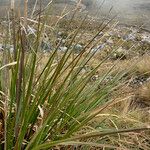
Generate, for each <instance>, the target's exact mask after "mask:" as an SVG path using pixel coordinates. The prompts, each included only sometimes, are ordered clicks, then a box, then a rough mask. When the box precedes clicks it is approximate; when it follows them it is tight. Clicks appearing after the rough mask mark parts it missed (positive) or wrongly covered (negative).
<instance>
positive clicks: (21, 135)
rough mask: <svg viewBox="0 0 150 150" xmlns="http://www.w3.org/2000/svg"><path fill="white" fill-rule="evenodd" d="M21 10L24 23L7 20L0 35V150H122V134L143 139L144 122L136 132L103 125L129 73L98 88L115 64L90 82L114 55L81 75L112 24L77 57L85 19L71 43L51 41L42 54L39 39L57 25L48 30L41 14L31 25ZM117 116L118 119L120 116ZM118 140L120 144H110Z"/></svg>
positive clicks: (133, 128) (131, 128)
mask: <svg viewBox="0 0 150 150" xmlns="http://www.w3.org/2000/svg"><path fill="white" fill-rule="evenodd" d="M24 5H25V6H24V9H25V10H24V17H21V18H20V16H19V17H18V18H13V19H12V20H8V27H9V28H7V27H6V28H5V30H4V31H3V32H4V33H5V35H6V37H5V39H4V40H3V43H4V50H3V52H2V55H3V57H2V58H1V67H0V100H1V101H0V102H1V107H0V131H1V133H0V137H1V148H2V149H16V150H20V149H25V150H31V149H33V150H40V149H53V148H57V147H58V148H60V149H63V148H65V149H69V148H73V149H75V148H76V147H77V148H78V146H79V148H82V147H81V146H85V147H86V146H88V147H92V148H93V149H94V147H98V148H105V147H106V148H107V147H108V148H123V147H125V146H126V144H120V141H121V140H122V139H121V136H122V135H124V137H127V138H128V137H129V136H128V135H127V134H126V133H128V132H130V133H134V134H136V133H137V134H138V132H140V131H141V132H143V134H144V136H145V133H144V131H145V130H146V131H147V130H149V127H148V126H147V124H146V123H145V122H144V123H141V124H140V123H139V124H138V125H137V126H122V125H120V123H119V125H117V124H118V122H119V121H120V122H121V120H118V119H117V120H116V119H115V120H113V119H110V120H109V122H108V123H107V121H108V119H107V117H108V116H109V115H103V113H104V112H105V111H108V110H109V109H112V110H113V108H115V107H114V106H115V104H117V103H118V102H120V101H121V100H119V101H118V100H116V99H112V97H111V94H112V93H113V92H114V91H115V90H116V89H118V88H119V87H120V85H122V84H124V81H125V78H126V77H125V76H124V75H125V74H126V73H127V72H128V71H129V70H130V67H129V69H126V70H121V71H118V72H116V73H115V74H114V76H113V79H112V80H110V82H107V83H106V84H104V85H103V86H102V84H101V83H103V81H104V80H105V79H106V78H107V77H108V76H109V75H110V74H111V73H112V71H113V69H114V67H115V66H116V64H117V62H119V60H118V61H116V62H115V63H114V64H112V66H111V67H110V68H109V69H108V70H107V71H106V72H105V73H104V74H103V75H102V76H101V78H98V79H96V80H95V82H91V78H92V77H93V76H94V75H95V74H96V73H97V71H98V70H99V68H100V67H101V66H102V65H103V64H104V63H105V62H106V61H107V60H108V59H109V57H110V55H111V54H112V53H113V52H114V51H115V49H114V50H112V52H111V53H110V54H108V55H107V56H106V57H105V58H104V59H102V60H100V61H99V62H98V63H97V64H96V65H95V66H94V67H92V69H89V70H88V71H86V69H85V68H86V67H87V65H89V62H91V60H92V59H93V58H94V56H95V55H96V53H97V51H94V52H93V51H92V48H93V47H95V46H96V45H97V44H98V42H100V40H101V38H100V39H98V40H95V39H96V38H97V37H98V35H99V34H100V32H102V31H104V30H105V29H106V27H107V26H108V25H110V24H111V21H112V20H113V19H112V20H109V21H108V22H107V23H105V24H104V23H101V24H100V25H99V28H98V31H97V33H96V34H95V35H94V36H93V37H91V39H90V40H89V41H88V42H86V44H85V45H84V46H82V47H81V48H82V49H81V51H80V52H78V53H76V52H75V51H74V48H75V46H76V45H77V44H78V43H79V41H80V38H78V39H79V40H76V37H77V36H78V34H79V33H81V30H80V29H81V27H82V25H83V23H84V21H85V20H86V17H85V18H84V19H83V20H82V21H81V22H80V24H79V26H78V28H76V29H75V30H73V31H72V32H71V33H69V34H67V37H65V39H69V42H68V41H67V40H66V41H65V42H64V41H63V37H64V36H63V35H62V38H61V39H60V40H59V42H57V43H56V41H55V37H49V38H51V39H53V40H52V41H53V44H52V47H51V50H50V52H46V53H44V52H42V51H44V48H43V45H42V44H43V43H44V42H45V41H43V37H45V34H46V33H47V31H49V32H48V33H49V34H48V35H55V32H56V33H57V31H58V30H59V29H58V24H59V22H57V24H55V25H54V26H52V27H51V26H49V25H48V24H47V17H48V14H47V13H45V11H42V10H41V9H40V10H39V13H38V15H37V17H36V18H35V19H33V18H32V19H29V18H28V14H27V1H26V0H25V1H24ZM46 10H47V9H46ZM76 12H77V9H75V11H74V13H73V16H72V17H71V19H69V20H68V22H69V23H70V24H71V23H72V21H73V20H74V18H75V14H76ZM12 13H13V7H12ZM16 20H17V21H16ZM15 21H16V22H15ZM31 22H32V23H31ZM31 27H33V28H34V29H35V32H34V33H33V34H34V36H33V37H31V36H30V33H29V30H28V29H29V28H30V29H31ZM64 32H65V33H66V32H67V31H66V30H65V31H64ZM46 35H47V34H46ZM70 35H71V36H70ZM56 36H57V35H56ZM66 42H68V43H67V49H66V50H65V51H63V52H62V51H60V49H59V48H60V46H61V45H62V44H64V45H65V44H66ZM10 43H13V44H12V45H13V51H12V52H11V51H10V49H9V48H7V46H6V45H7V44H10ZM44 44H47V43H44ZM120 59H121V58H120ZM113 111H115V110H113ZM111 115H112V114H110V116H111ZM116 116H117V118H119V117H118V116H119V115H116ZM97 117H101V118H100V120H99V121H96V123H98V124H99V128H97V127H96V126H95V125H94V124H92V122H93V121H95V119H97ZM103 117H105V118H103ZM105 120H106V121H105ZM117 136H118V137H119V138H118V140H117V142H115V143H114V142H113V141H114V139H115V138H116V137H117ZM112 138H114V139H112ZM94 139H95V140H94ZM107 139H109V140H107ZM145 139H147V137H146V138H145ZM133 141H134V140H133ZM118 143H119V144H118ZM133 144H135V143H133ZM134 146H135V145H134ZM145 146H147V143H146V144H145Z"/></svg>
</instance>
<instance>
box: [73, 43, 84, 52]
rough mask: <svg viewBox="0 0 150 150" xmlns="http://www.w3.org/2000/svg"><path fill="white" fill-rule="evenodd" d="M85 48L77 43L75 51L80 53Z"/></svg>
mask: <svg viewBox="0 0 150 150" xmlns="http://www.w3.org/2000/svg"><path fill="white" fill-rule="evenodd" d="M82 50H83V46H82V45H81V44H77V45H75V46H74V51H75V52H76V53H80V52H81V51H82Z"/></svg>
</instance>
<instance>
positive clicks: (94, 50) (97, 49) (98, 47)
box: [91, 43, 106, 52]
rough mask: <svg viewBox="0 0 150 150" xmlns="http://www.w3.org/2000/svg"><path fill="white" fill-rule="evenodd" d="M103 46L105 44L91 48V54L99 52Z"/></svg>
mask: <svg viewBox="0 0 150 150" xmlns="http://www.w3.org/2000/svg"><path fill="white" fill-rule="evenodd" d="M105 45H106V44H105V43H103V44H101V45H99V46H97V47H96V48H93V49H92V50H91V52H96V51H100V50H102V49H103V48H104V47H105Z"/></svg>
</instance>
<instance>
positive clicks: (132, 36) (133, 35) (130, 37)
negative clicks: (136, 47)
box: [123, 33, 136, 41]
mask: <svg viewBox="0 0 150 150" xmlns="http://www.w3.org/2000/svg"><path fill="white" fill-rule="evenodd" d="M135 39H136V36H135V34H133V33H131V34H128V35H125V36H123V40H125V41H129V40H132V41H134V40H135Z"/></svg>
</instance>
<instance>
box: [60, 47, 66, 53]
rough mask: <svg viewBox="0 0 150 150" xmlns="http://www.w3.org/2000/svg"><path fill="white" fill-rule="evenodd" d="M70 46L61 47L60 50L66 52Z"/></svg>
mask: <svg viewBox="0 0 150 150" xmlns="http://www.w3.org/2000/svg"><path fill="white" fill-rule="evenodd" d="M67 49H68V48H67V47H66V46H64V47H59V50H60V51H62V52H65V51H66V50H67Z"/></svg>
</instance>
